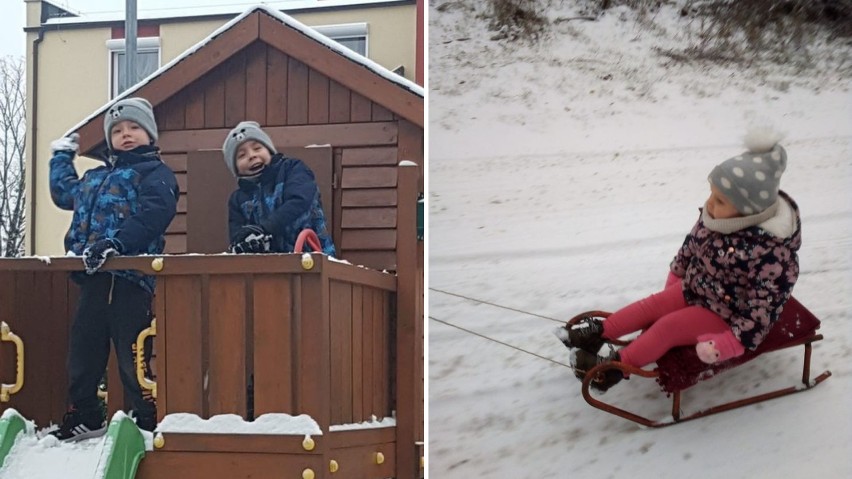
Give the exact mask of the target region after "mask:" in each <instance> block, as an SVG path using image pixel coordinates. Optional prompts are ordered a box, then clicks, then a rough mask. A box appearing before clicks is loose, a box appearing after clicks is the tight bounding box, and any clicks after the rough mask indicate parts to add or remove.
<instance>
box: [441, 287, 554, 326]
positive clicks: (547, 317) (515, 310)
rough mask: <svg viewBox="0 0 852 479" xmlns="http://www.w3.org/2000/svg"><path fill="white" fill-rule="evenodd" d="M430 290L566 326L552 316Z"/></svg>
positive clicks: (447, 292)
mask: <svg viewBox="0 0 852 479" xmlns="http://www.w3.org/2000/svg"><path fill="white" fill-rule="evenodd" d="M429 289H430V290H432V291H435V292H436V293H441V294H446V295H448V296H455V297H456V298H461V299H466V300H468V301H473V302H475V303H481V304H487V305H489V306H494V307H496V308H501V309H506V310H509V311H514V312H516V313H521V314H526V315H528V316H535V317H537V318H542V319H547V320H550V321H554V322H557V323H559V324H565V321H563V320H561V319H556V318H551V317H550V316H542V315H540V314H535V313H530V312H529V311H524V310H522V309H515V308H510V307H509V306H503V305H501V304H497V303H491V302H488V301H483V300H481V299H476V298H471V297H470V296H464V295H462V294H456V293H450V292H449V291H443V290H440V289H438V288H432V287H430V288H429Z"/></svg>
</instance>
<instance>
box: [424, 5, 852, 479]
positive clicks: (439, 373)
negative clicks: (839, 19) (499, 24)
mask: <svg viewBox="0 0 852 479" xmlns="http://www.w3.org/2000/svg"><path fill="white" fill-rule="evenodd" d="M467 3H468V4H470V3H472V2H467ZM571 3H572V2H567V1H566V2H561V3H560V2H554V4H557V7H558V8H562V9H563V11H558V8H556V9H555V10H554V11H551V12H550V15H551V16H552V17H556V16H563V17H566V18H567V17H570V16H572V13H571V12H570V8H569V5H570V4H571ZM440 5H443V3H442V2H437V3H433V4H432V5H430V11H429V15H430V42H429V43H430V52H429V83H430V91H429V112H430V113H429V115H430V118H429V119H430V130H429V235H428V239H429V288H430V290H429V292H428V302H429V316H430V317H431V318H434V319H430V320H429V323H428V328H429V329H428V332H429V352H428V354H429V389H428V392H429V461H428V464H429V473H430V477H434V478H442V479H447V478H451V479H452V478H472V477H489V478H491V477H512V478H548V477H554V478H562V477H569V475H570V477H572V478H606V477H614V478H619V477H628V478H631V479H632V478H646V477H653V478H655V479H663V478H669V477H672V478H682V477H693V478H705V477H706V478H719V477H722V478H725V479H735V478H768V477H822V478H834V477H849V476H850V475H852V459H850V455H849V454H848V450H849V445H850V444H852V407H850V406H849V400H848V398H849V397H852V379H850V378H851V377H852V367H850V356H852V328H850V327H849V324H850V320H852V312H850V307H852V92H850V86H852V80H850V79H849V78H848V77H844V76H842V75H841V74H839V73H837V72H836V70H833V69H832V67H831V66H830V65H826V64H823V66H822V67H821V68H820V69H818V70H811V71H807V72H804V73H798V74H793V73H791V72H789V71H787V70H786V69H784V68H778V67H771V66H762V70H763V71H762V72H761V73H760V74H757V73H755V71H753V70H736V69H732V68H719V67H706V66H693V65H674V64H669V63H667V62H666V60H665V59H663V58H661V57H659V56H657V55H655V54H654V47H661V48H669V47H671V45H673V44H674V43H676V42H677V41H678V36H677V33H676V32H677V22H679V21H681V20H680V19H679V17H678V15H677V14H676V11H674V10H673V9H671V10H669V9H663V10H662V11H660V12H659V13H657V14H656V15H657V18H656V19H657V21H658V23H659V24H660V25H661V26H660V27H659V28H658V29H657V31H656V33H654V32H649V31H647V30H644V29H639V28H638V27H636V26H635V24H634V23H632V18H633V16H632V14H631V12H629V11H628V10H622V9H618V10H613V11H610V12H609V13H607V14H606V15H605V16H604V17H603V18H602V19H600V20H599V21H596V22H587V21H567V22H561V23H559V24H556V25H554V26H553V32H554V35H553V36H552V37H551V38H550V39H549V40H546V41H544V42H540V43H538V44H536V45H533V46H506V45H503V44H501V43H498V42H493V41H490V40H489V37H490V36H491V35H492V33H491V32H488V31H487V30H486V29H485V28H484V24H483V23H482V22H481V21H479V20H477V19H476V17H475V12H471V11H470V10H469V9H467V8H465V7H464V5H465V4H463V3H458V2H457V3H455V4H454V5H455V7H454V8H447V7H444V8H441V9H440V10H439V9H438V8H436V7H438V6H440ZM559 5H561V7H560V6H559ZM834 48H836V49H839V48H847V50H844V51H843V52H842V53H844V54H846V55H848V54H849V52H848V48H849V47H837V46H835V47H834ZM838 51H839V50H838ZM761 122H763V123H766V122H769V123H771V124H772V125H774V126H776V127H777V128H779V129H781V130H783V131H785V132H786V139H785V140H784V141H783V145H784V146H785V147H786V148H787V151H788V155H789V167H788V170H787V172H786V173H785V175H784V177H783V178H782V188H783V189H784V190H785V191H787V192H788V193H789V194H790V195H792V197H793V198H794V199H795V200H796V201H797V202H798V204H799V206H800V208H801V212H802V221H803V235H804V245H803V247H802V250H801V251H800V261H801V267H802V274H801V276H800V279H799V283H798V284H797V285H796V288H795V292H794V295H795V296H796V297H797V298H798V299H799V300H800V301H801V302H802V303H803V304H805V305H806V306H807V307H808V308H809V309H811V310H812V311H813V312H814V313H816V314H817V316H818V317H820V318H821V319H822V321H823V327H822V333H823V334H824V335H825V336H826V339H825V340H824V341H822V342H820V343H817V344H816V346H815V348H814V355H813V365H812V371H813V373H818V372H821V371H823V370H825V369H830V370H831V371H832V373H833V377H831V378H830V379H829V380H828V381H827V382H825V383H824V384H822V385H820V386H819V387H817V388H816V389H814V390H812V391H807V392H804V393H802V394H798V395H794V396H791V397H787V398H783V399H779V400H775V401H770V402H766V403H763V404H760V405H757V406H751V407H748V408H744V409H739V410H735V411H732V412H728V413H725V414H722V415H718V416H714V417H711V418H707V419H702V420H698V421H693V422H690V423H684V424H680V425H676V426H673V427H670V428H665V429H662V430H647V429H641V428H639V427H638V426H636V425H635V424H633V423H631V422H628V421H626V420H623V419H620V418H617V417H615V416H612V415H608V414H606V413H603V412H601V411H598V410H596V409H593V408H591V407H590V406H588V405H587V404H586V403H585V402H584V401H583V399H582V397H581V395H580V385H579V382H577V380H576V379H574V377H573V375H572V372H571V371H570V370H569V369H568V368H566V367H563V366H562V365H559V364H556V363H554V362H550V361H547V360H545V359H541V358H538V357H535V356H533V355H531V354H527V353H524V352H520V351H518V350H515V349H511V348H510V347H507V346H505V345H501V344H497V343H495V342H492V341H488V340H486V339H483V338H481V337H477V336H474V335H472V334H469V333H466V332H463V331H461V330H459V329H456V328H454V327H450V326H447V325H445V324H444V323H443V322H449V323H451V324H454V325H457V326H461V327H464V328H467V329H469V330H472V331H475V332H477V333H481V334H484V335H486V336H489V337H491V338H493V339H495V340H499V341H502V342H505V343H508V344H511V345H513V346H517V347H519V348H522V349H524V350H527V351H529V352H532V353H535V354H539V355H541V356H544V357H546V358H549V359H552V360H553V361H556V362H559V363H567V362H568V351H567V350H566V349H565V348H564V347H563V346H562V345H561V344H560V343H559V342H558V341H557V340H556V338H555V337H553V336H552V335H551V330H552V329H553V327H554V326H555V325H557V324H558V323H557V322H555V321H551V320H548V319H545V318H542V317H540V316H545V317H548V318H555V319H559V320H567V319H568V318H570V317H571V316H573V315H574V314H576V313H578V312H581V311H585V310H589V309H607V310H613V309H617V308H618V307H620V306H623V305H625V304H626V303H627V302H630V301H633V300H636V299H639V298H641V297H643V296H645V295H647V294H649V293H651V292H654V291H656V290H657V289H658V288H660V287H661V286H662V284H663V282H664V281H665V277H666V273H667V267H668V263H669V261H670V260H671V258H672V257H673V255H674V253H675V251H676V249H677V248H678V247H679V246H680V244H681V242H682V240H683V237H684V235H685V234H686V233H687V232H688V230H689V228H690V227H691V226H692V224H693V223H694V221H695V220H696V218H697V215H698V210H697V208H698V207H699V206H700V205H701V204H702V203H703V201H704V199H705V198H706V196H707V194H708V186H707V179H706V178H707V175H708V173H709V172H710V170H711V169H712V168H713V166H715V165H716V164H718V163H719V162H721V161H723V160H725V159H727V158H729V157H731V156H733V155H735V154H738V153H740V152H742V151H743V147H742V145H741V139H742V136H743V135H744V133H745V130H746V128H747V126H748V125H749V124H754V123H761ZM447 293H450V294H447ZM460 296H464V297H467V298H471V299H465V298H463V297H460ZM474 300H479V301H482V302H479V301H474ZM488 303H491V304H488ZM495 305H499V306H505V307H507V308H512V309H506V308H501V307H498V306H495ZM518 311H525V312H529V313H534V315H533V314H524V313H522V312H518ZM535 315H540V316H535ZM801 356H802V352H801V348H797V349H795V350H788V351H782V352H778V353H772V354H769V355H766V356H764V357H762V358H759V359H758V360H757V361H755V362H752V363H750V364H747V365H745V366H743V367H741V368H738V369H737V370H734V371H731V372H727V373H725V374H724V375H722V376H720V377H718V378H716V379H715V380H712V381H707V382H704V383H702V384H700V385H698V386H696V387H695V388H692V389H690V390H688V391H687V392H686V393H684V403H683V407H684V409H685V410H687V411H694V410H695V409H696V408H700V407H701V406H702V405H703V406H707V405H711V404H713V403H715V402H718V401H724V400H728V399H732V398H736V397H742V396H745V395H752V394H756V393H759V392H763V391H766V390H770V389H772V388H773V387H780V386H784V385H792V384H794V383H795V382H796V381H798V380H799V378H800V376H801ZM606 399H607V400H608V401H611V402H614V403H618V404H621V405H623V406H626V407H632V408H635V409H636V410H638V411H639V412H641V413H643V414H647V415H650V416H652V417H660V418H662V417H664V416H665V415H666V414H667V413H668V410H669V408H670V402H669V401H668V400H667V399H666V398H665V397H664V396H663V395H662V394H661V393H659V390H658V388H657V387H656V385H655V384H653V382H652V381H647V380H645V381H643V380H641V379H639V378H636V379H635V380H631V381H628V382H624V383H621V384H619V385H618V386H616V387H615V388H614V389H613V390H612V391H610V392H609V393H607V395H606Z"/></svg>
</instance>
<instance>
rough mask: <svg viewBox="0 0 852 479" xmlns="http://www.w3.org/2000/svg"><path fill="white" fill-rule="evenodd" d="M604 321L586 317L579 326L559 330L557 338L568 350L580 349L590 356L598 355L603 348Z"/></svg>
mask: <svg viewBox="0 0 852 479" xmlns="http://www.w3.org/2000/svg"><path fill="white" fill-rule="evenodd" d="M603 330H604V328H603V321H602V320H601V319H600V318H592V317H586V318H582V319H580V321H578V322H577V324H573V325H565V326H563V327H561V328H557V329H556V331H555V334H556V337H558V338H559V339H561V340H562V344H564V345H565V347H567V348H571V349H573V348H578V349H581V350H583V351H585V352H587V353H590V354H598V350H599V349H600V348H601V346H603V343H604V339H603Z"/></svg>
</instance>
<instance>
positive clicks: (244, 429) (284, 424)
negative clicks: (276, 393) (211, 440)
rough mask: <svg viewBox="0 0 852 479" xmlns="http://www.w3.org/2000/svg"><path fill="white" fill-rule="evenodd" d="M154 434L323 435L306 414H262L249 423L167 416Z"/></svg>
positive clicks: (219, 417) (227, 417)
mask: <svg viewBox="0 0 852 479" xmlns="http://www.w3.org/2000/svg"><path fill="white" fill-rule="evenodd" d="M157 432H190V433H209V434H298V435H306V436H310V435H322V430H321V429H320V427H319V424H317V422H316V421H314V419H313V418H312V417H310V416H308V415H305V414H302V415H299V416H291V415H289V414H276V413H270V414H263V415H261V416H259V417H258V418H257V419H255V420H254V421H252V422H248V421H245V420H244V419H243V418H242V417H240V416H238V415H236V414H220V415H217V416H213V417H211V418H210V419H202V418H200V417H198V416H197V415H195V414H187V413H177V414H169V415H168V416H166V417H164V418H163V420H162V422H160V424H158V425H157Z"/></svg>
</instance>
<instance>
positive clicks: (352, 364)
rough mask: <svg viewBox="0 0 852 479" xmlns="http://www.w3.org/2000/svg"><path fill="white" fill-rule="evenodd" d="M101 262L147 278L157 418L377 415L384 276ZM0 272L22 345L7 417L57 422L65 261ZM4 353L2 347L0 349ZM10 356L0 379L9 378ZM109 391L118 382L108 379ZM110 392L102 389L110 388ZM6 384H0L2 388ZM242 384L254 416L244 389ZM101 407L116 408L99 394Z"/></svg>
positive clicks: (345, 419)
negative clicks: (153, 284) (19, 377)
mask: <svg viewBox="0 0 852 479" xmlns="http://www.w3.org/2000/svg"><path fill="white" fill-rule="evenodd" d="M162 259H163V262H162V266H163V267H162V269H161V270H160V271H157V272H155V271H153V269H152V261H153V260H154V258H153V257H136V258H114V259H111V260H110V261H109V262H108V263H107V266H108V267H107V269H125V268H128V269H138V270H141V271H144V272H146V273H150V274H155V275H156V277H157V292H156V296H155V301H154V314H155V316H156V318H157V337H156V342H155V344H156V347H155V350H156V366H155V373H156V380H157V384H158V387H157V389H158V413H159V415H160V417H161V418H162V417H163V416H164V415H166V414H169V413H173V412H186V413H193V414H197V415H198V416H200V417H202V418H206V417H210V416H213V415H216V414H225V413H231V414H238V415H240V416H243V417H246V418H248V413H249V410H250V409H252V408H253V410H254V415H255V416H257V415H260V414H263V413H267V412H281V413H288V414H294V415H295V414H309V415H310V416H312V417H313V418H314V419H315V420H316V421H317V423H318V424H319V425H320V427H321V428H323V430H328V427H329V426H330V425H333V424H347V423H353V422H361V421H364V420H367V419H369V418H370V417H371V416H373V415H375V416H377V417H378V418H382V417H386V416H389V415H390V413H391V410H392V408H393V407H394V405H393V404H392V403H391V399H392V397H393V394H392V392H391V383H392V377H393V374H392V372H393V370H394V365H393V364H391V358H392V349H393V347H394V346H395V345H394V337H395V331H394V329H393V328H394V324H395V321H394V320H395V315H396V310H395V308H394V303H393V301H394V300H395V291H396V277H395V276H394V275H390V274H386V273H380V272H376V271H372V270H369V269H365V268H359V267H356V266H352V265H348V264H342V263H339V262H335V261H334V260H330V259H328V258H326V257H324V256H322V255H312V259H313V263H314V264H313V266H312V267H311V269H304V267H303V265H302V257H301V255H264V256H230V255H212V256H205V255H188V256H164V257H162ZM50 263H51V264H49V265H48V264H46V262H42V261H39V260H38V259H16V260H2V261H0V285H2V286H0V309H2V313H0V320H4V321H6V322H7V323H9V324H10V326H11V327H12V328H13V330H14V331H15V333H16V334H18V335H19V336H20V337H22V338H23V340H24V342H25V344H26V347H27V353H28V355H27V364H26V368H27V374H26V378H25V380H26V381H27V387H25V388H23V390H22V392H21V396H20V397H18V398H15V399H14V400H12V401H10V403H8V404H4V405H0V408H5V407H7V406H9V405H13V406H14V407H16V408H18V409H19V410H20V411H21V412H22V413H23V414H24V415H25V416H27V417H31V418H33V419H35V420H36V421H38V422H39V423H40V424H46V422H48V421H51V420H52V421H54V422H56V421H58V420H59V419H61V416H62V412H63V410H64V400H65V399H64V389H65V385H66V379H65V367H64V364H65V355H66V352H67V331H68V329H69V326H70V320H71V318H72V317H73V311H74V307H75V303H76V289H77V288H76V285H74V284H73V282H70V281H69V280H68V279H67V273H68V272H69V271H72V270H79V269H81V268H80V266H81V262H80V260H79V259H76V258H53V259H51V261H50ZM6 349H8V348H6ZM9 354H11V353H10V352H9V351H5V350H4V351H2V356H0V371H2V374H3V376H1V377H0V380H5V379H3V378H5V377H6V376H9V377H13V376H14V370H13V369H12V368H10V366H12V365H14V362H13V361H12V360H11V359H12V358H11V357H10V356H9ZM110 376H111V377H110V381H109V384H110V385H118V384H120V383H119V382H118V378H117V377H115V378H113V377H112V376H115V374H111V375H110ZM113 380H114V381H115V382H113ZM7 382H8V381H7ZM250 384H253V397H254V400H253V404H251V403H250V402H249V399H248V397H249V386H250ZM109 390H110V394H111V395H112V396H111V400H110V409H113V410H115V409H120V408H121V406H122V404H123V399H122V398H121V397H120V391H121V389H120V388H119V387H110V388H109Z"/></svg>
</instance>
